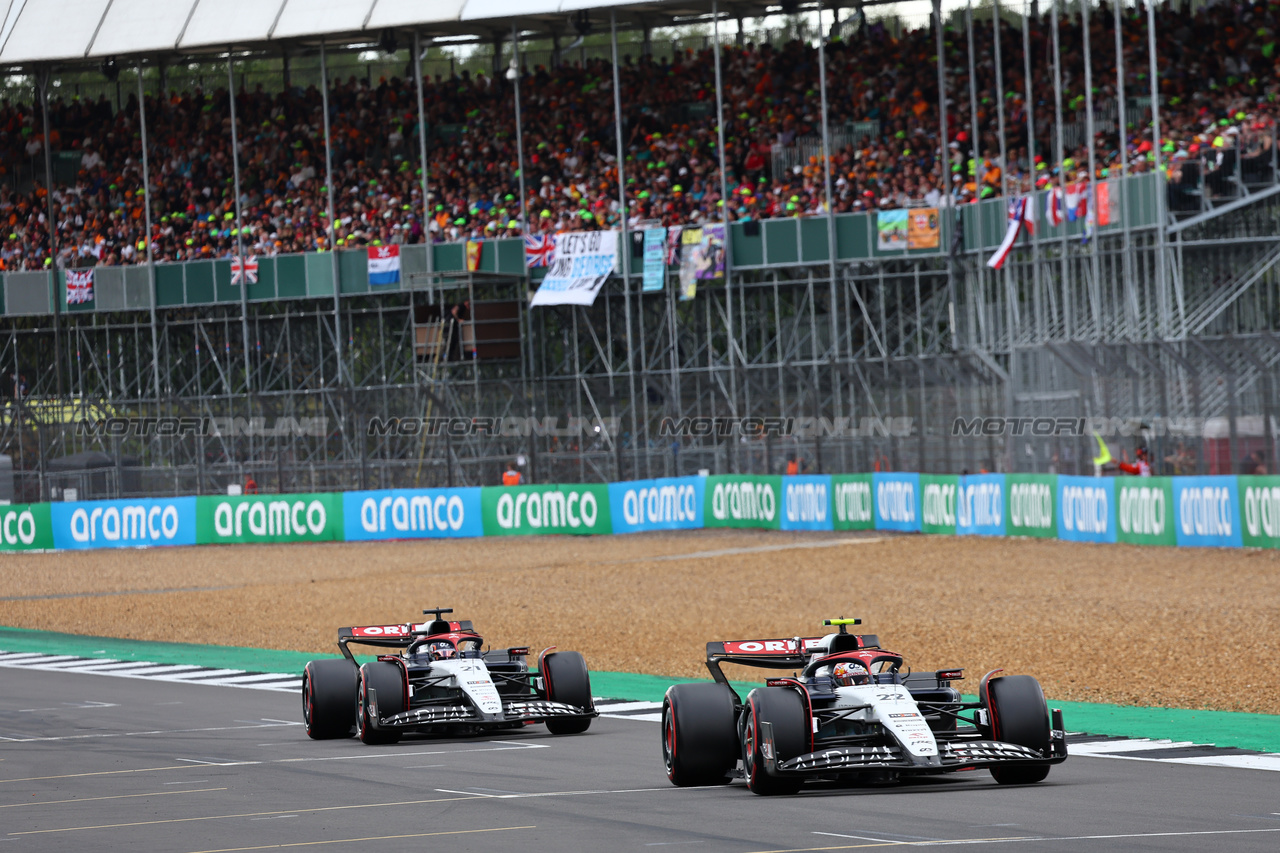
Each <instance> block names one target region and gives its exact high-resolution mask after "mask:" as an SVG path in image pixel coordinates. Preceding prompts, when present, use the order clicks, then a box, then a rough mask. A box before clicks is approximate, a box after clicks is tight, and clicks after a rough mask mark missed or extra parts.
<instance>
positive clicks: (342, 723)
mask: <svg viewBox="0 0 1280 853" xmlns="http://www.w3.org/2000/svg"><path fill="white" fill-rule="evenodd" d="M359 677H360V670H358V669H356V667H355V664H353V663H351V661H349V660H347V659H346V658H342V659H336V660H334V659H331V660H313V661H311V662H310V663H308V664H307V666H306V668H305V669H303V670H302V721H303V723H305V724H306V727H307V736H308V737H310V738H311V739H312V740H327V739H329V738H338V737H351V730H352V729H353V728H354V727H355V724H356V717H355V713H354V711H355V704H356V685H357V682H358V681H359Z"/></svg>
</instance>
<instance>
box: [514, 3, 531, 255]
mask: <svg viewBox="0 0 1280 853" xmlns="http://www.w3.org/2000/svg"><path fill="white" fill-rule="evenodd" d="M511 63H512V66H513V67H512V69H511V70H512V71H514V72H515V76H514V77H513V78H512V81H511V82H512V83H513V84H514V88H515V100H516V168H517V169H518V170H519V171H518V173H517V175H516V177H518V178H519V179H520V181H519V184H520V239H521V240H523V239H524V237H525V235H526V234H528V233H529V219H528V215H527V213H526V208H525V201H524V129H523V128H522V127H521V124H520V33H519V31H518V30H517V29H516V25H515V24H512V25H511ZM525 274H526V275H528V269H527V268H526V270H525Z"/></svg>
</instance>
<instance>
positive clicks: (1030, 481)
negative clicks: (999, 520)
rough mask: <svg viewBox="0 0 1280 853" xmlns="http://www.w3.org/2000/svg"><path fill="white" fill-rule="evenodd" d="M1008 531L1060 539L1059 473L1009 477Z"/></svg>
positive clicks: (1007, 491)
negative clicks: (1056, 497)
mask: <svg viewBox="0 0 1280 853" xmlns="http://www.w3.org/2000/svg"><path fill="white" fill-rule="evenodd" d="M1004 482H1005V495H1006V497H1005V501H1006V502H1007V503H1006V505H1007V507H1008V511H1007V512H1006V513H1005V519H1006V521H1005V532H1006V535H1009V536H1038V537H1041V538H1044V539H1055V538H1057V536H1058V513H1057V507H1055V506H1054V505H1053V502H1054V495H1056V494H1057V493H1058V475H1056V474H1005V477H1004Z"/></svg>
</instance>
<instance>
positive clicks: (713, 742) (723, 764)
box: [662, 684, 738, 788]
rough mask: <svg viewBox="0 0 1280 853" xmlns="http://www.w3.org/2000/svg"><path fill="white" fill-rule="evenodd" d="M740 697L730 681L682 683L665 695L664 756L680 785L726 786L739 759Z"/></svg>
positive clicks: (670, 772)
mask: <svg viewBox="0 0 1280 853" xmlns="http://www.w3.org/2000/svg"><path fill="white" fill-rule="evenodd" d="M736 703H737V696H735V695H734V693H733V691H732V690H731V689H730V688H729V685H727V684H677V685H675V686H674V687H671V688H670V689H669V690H667V695H666V696H665V697H664V698H663V700H662V761H663V763H664V764H666V766H667V778H668V779H670V780H671V781H672V783H674V784H676V785H679V786H680V787H682V788H684V787H691V786H696V785H723V784H725V783H726V782H728V781H729V778H728V777H729V771H730V770H732V769H733V765H734V764H735V763H736V762H737V760H738V733H737V732H736V731H735V730H734V705H735V704H736Z"/></svg>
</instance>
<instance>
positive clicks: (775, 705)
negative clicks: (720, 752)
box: [742, 687, 809, 796]
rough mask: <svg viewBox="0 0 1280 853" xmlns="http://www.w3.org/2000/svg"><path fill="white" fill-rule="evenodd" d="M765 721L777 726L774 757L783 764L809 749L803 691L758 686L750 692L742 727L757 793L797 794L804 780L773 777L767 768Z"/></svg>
mask: <svg viewBox="0 0 1280 853" xmlns="http://www.w3.org/2000/svg"><path fill="white" fill-rule="evenodd" d="M761 723H770V724H772V727H773V747H774V759H775V760H776V761H778V762H779V763H781V762H783V761H785V760H787V759H788V758H794V757H796V756H797V755H803V754H804V753H806V752H808V751H809V749H808V747H809V712H808V710H807V709H806V708H805V705H804V700H803V699H801V698H800V694H799V693H797V692H796V691H794V690H792V689H790V688H788V687H757V688H756V689H755V690H752V691H751V693H750V694H748V695H747V714H746V717H745V719H744V720H743V728H742V766H743V770H744V772H745V775H746V778H747V787H748V788H750V789H751V792H752V793H754V794H762V795H765V796H768V795H771V794H794V793H796V792H797V791H799V790H800V785H801V783H802V780H801V779H794V778H779V777H777V776H770V775H769V774H768V772H767V771H766V770H765V767H764V753H763V751H762V746H763V743H762V738H761V734H762V731H763V730H762V729H761V727H760V724H761Z"/></svg>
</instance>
